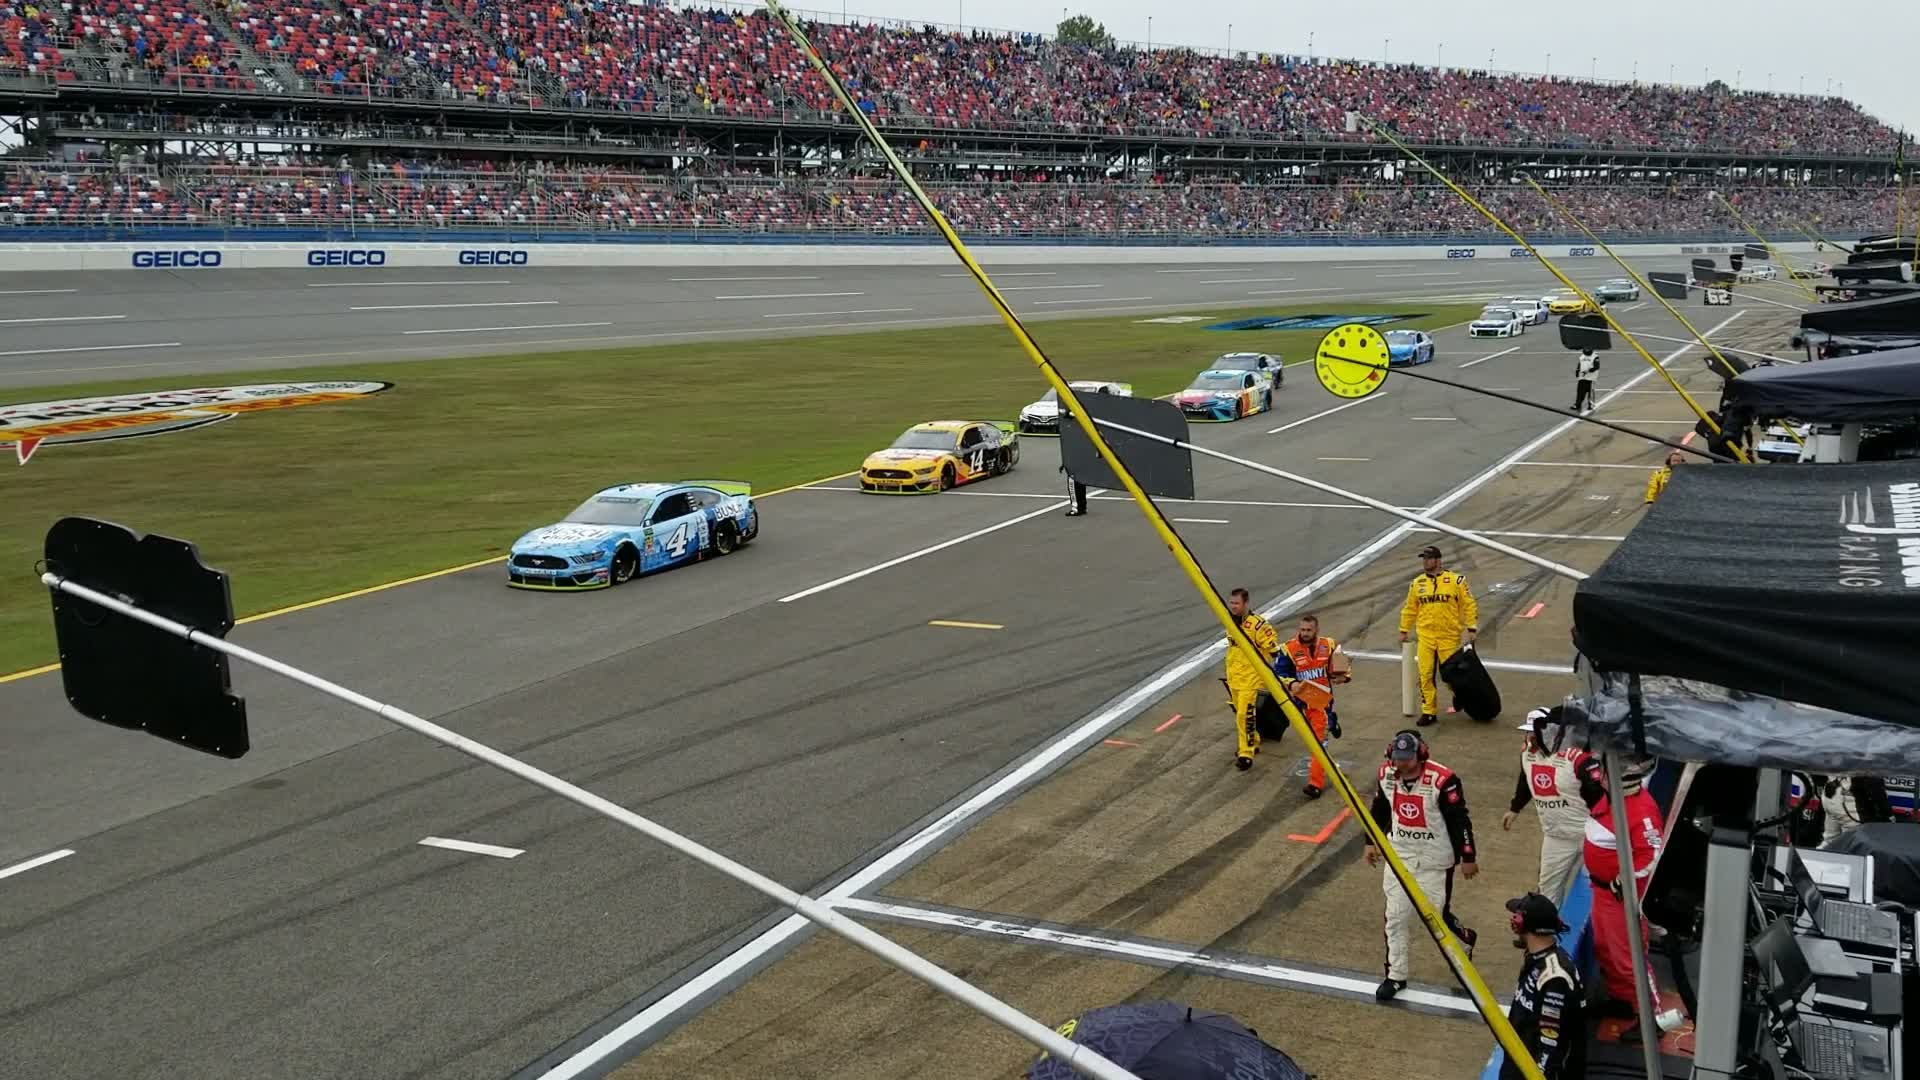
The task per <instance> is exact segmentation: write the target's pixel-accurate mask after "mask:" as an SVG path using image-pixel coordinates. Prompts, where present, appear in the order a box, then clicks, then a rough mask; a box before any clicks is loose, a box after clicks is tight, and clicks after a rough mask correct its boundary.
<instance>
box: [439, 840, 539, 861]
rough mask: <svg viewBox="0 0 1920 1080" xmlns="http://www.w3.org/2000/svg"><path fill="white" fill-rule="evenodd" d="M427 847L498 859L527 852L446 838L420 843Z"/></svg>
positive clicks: (515, 848) (519, 849) (520, 849)
mask: <svg viewBox="0 0 1920 1080" xmlns="http://www.w3.org/2000/svg"><path fill="white" fill-rule="evenodd" d="M420 843H421V844H422V845H423V846H425V847H437V848H446V849H447V850H448V851H464V852H467V853H468V854H470V855H491V856H493V857H494V858H496V859H511V858H513V857H514V856H515V855H525V854H526V851H525V850H524V849H522V848H517V847H500V846H499V845H497V844H476V843H474V842H472V841H471V840H448V839H447V838H446V837H444V836H429V837H427V838H426V839H425V840H422V841H420Z"/></svg>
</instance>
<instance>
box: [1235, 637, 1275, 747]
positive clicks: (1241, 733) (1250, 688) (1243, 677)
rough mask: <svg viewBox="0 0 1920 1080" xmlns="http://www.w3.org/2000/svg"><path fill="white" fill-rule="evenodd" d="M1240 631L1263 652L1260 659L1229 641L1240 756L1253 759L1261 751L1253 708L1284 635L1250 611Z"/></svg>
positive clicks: (1264, 686)
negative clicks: (1263, 675) (1262, 677)
mask: <svg viewBox="0 0 1920 1080" xmlns="http://www.w3.org/2000/svg"><path fill="white" fill-rule="evenodd" d="M1240 629H1242V630H1244V631H1246V634H1247V638H1248V640H1250V641H1252V642H1253V643H1254V645H1255V646H1257V647H1258V648H1259V650H1260V655H1259V657H1258V658H1257V659H1256V658H1254V657H1250V656H1248V655H1247V652H1246V650H1245V649H1244V648H1242V647H1241V646H1240V645H1239V644H1238V643H1237V642H1236V641H1234V639H1232V638H1228V639H1227V693H1228V694H1229V695H1231V697H1232V699H1233V727H1234V732H1235V734H1236V735H1237V736H1238V737H1239V740H1240V742H1239V746H1238V747H1237V748H1236V751H1235V753H1236V756H1238V757H1243V758H1250V757H1252V756H1253V755H1254V753H1255V752H1256V751H1258V750H1259V749H1260V731H1259V729H1258V728H1256V727H1255V726H1254V722H1253V707H1254V702H1255V701H1256V700H1257V699H1258V698H1259V695H1260V691H1262V690H1264V689H1266V684H1265V683H1263V682H1261V681H1260V669H1261V668H1263V667H1264V668H1266V669H1267V670H1269V671H1271V670H1273V658H1274V656H1275V655H1276V654H1278V652H1279V650H1280V635H1278V634H1276V633H1274V630H1273V624H1272V623H1269V622H1268V621H1267V620H1265V619H1263V618H1261V617H1260V616H1259V615H1256V614H1254V613H1253V612H1251V611H1249V612H1247V614H1246V615H1245V616H1244V617H1243V618H1242V619H1241V620H1240Z"/></svg>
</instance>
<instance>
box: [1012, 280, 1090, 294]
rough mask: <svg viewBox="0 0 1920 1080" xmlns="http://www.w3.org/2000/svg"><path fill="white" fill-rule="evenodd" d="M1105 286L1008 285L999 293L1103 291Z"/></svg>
mask: <svg viewBox="0 0 1920 1080" xmlns="http://www.w3.org/2000/svg"><path fill="white" fill-rule="evenodd" d="M1104 288H1106V286H1105V285H1103V284H1101V283H1099V282H1094V283H1093V284H1091V285H1009V286H1007V287H1006V288H1004V289H1001V290H1000V291H1001V292H1043V291H1047V290H1051V289H1104Z"/></svg>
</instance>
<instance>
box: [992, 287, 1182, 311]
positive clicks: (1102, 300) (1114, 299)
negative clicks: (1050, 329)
mask: <svg viewBox="0 0 1920 1080" xmlns="http://www.w3.org/2000/svg"><path fill="white" fill-rule="evenodd" d="M1002 291H1003V292H1004V291H1005V290H1002ZM1151 299H1153V297H1151V296H1092V297H1088V298H1087V299H1085V300H1035V301H1034V302H1033V303H1034V305H1035V306H1036V307H1037V306H1039V305H1041V304H1118V303H1121V302H1123V301H1131V300H1151Z"/></svg>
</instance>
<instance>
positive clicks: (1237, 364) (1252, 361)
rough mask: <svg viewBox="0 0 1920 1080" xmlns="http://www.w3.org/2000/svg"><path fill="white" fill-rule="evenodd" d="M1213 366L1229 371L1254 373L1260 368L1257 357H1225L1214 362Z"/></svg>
mask: <svg viewBox="0 0 1920 1080" xmlns="http://www.w3.org/2000/svg"><path fill="white" fill-rule="evenodd" d="M1213 366H1214V367H1217V368H1222V369H1224V370H1227V371H1252V370H1253V369H1254V368H1257V367H1259V366H1260V358H1259V357H1257V356H1223V357H1221V358H1220V359H1218V360H1215V361H1214V362H1213Z"/></svg>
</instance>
